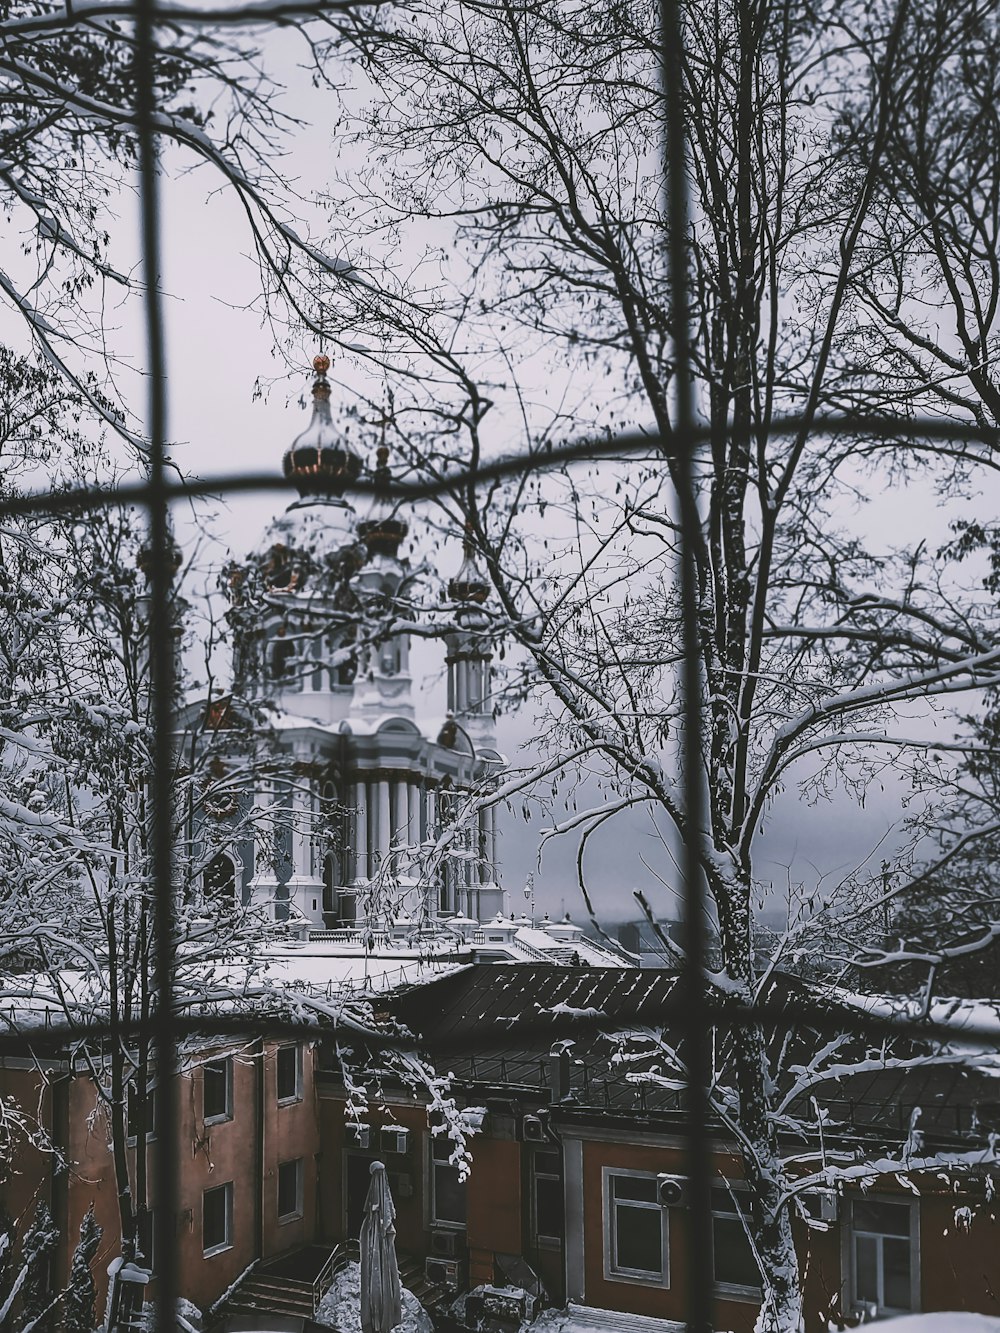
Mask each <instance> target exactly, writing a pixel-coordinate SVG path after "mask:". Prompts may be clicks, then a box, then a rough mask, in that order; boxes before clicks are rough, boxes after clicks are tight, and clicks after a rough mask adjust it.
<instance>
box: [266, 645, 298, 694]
mask: <svg viewBox="0 0 1000 1333" xmlns="http://www.w3.org/2000/svg"><path fill="white" fill-rule="evenodd" d="M268 677H269V678H270V679H271V680H280V681H281V682H282V684H286V685H288V686H290V687H292V688H294V686H295V684H296V670H295V644H294V643H293V642H292V640H291V639H285V638H281V639H274V640H273V641H272V643H271V649H270V653H269V656H268Z"/></svg>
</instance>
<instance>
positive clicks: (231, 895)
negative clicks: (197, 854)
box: [202, 852, 236, 903]
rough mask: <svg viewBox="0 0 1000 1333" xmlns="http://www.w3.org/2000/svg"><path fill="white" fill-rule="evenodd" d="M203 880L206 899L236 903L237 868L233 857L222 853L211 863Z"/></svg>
mask: <svg viewBox="0 0 1000 1333" xmlns="http://www.w3.org/2000/svg"><path fill="white" fill-rule="evenodd" d="M202 879H203V882H204V888H205V897H206V898H209V899H212V900H214V901H216V902H228V903H234V902H235V901H236V867H235V866H234V865H233V861H232V857H229V856H227V855H226V854H225V852H220V853H219V855H218V856H215V857H213V858H212V860H211V861H209V863H208V865H207V866H206V867H205V873H204V875H203V876H202Z"/></svg>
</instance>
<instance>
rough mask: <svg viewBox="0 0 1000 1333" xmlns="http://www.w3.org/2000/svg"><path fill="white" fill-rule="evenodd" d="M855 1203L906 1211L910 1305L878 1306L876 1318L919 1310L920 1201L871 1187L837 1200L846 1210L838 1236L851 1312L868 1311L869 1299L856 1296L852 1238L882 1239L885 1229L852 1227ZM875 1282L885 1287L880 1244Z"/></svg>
mask: <svg viewBox="0 0 1000 1333" xmlns="http://www.w3.org/2000/svg"><path fill="white" fill-rule="evenodd" d="M856 1203H861V1204H865V1203H891V1204H895V1205H896V1206H897V1207H901V1208H906V1209H907V1210H908V1213H909V1223H910V1232H909V1238H908V1239H909V1251H910V1253H909V1257H910V1306H909V1308H908V1309H903V1308H901V1307H900V1306H898V1305H884V1306H878V1307H877V1312H876V1318H881V1317H882V1316H883V1315H908V1314H919V1313H920V1277H921V1274H920V1200H919V1199H917V1198H912V1197H908V1196H906V1195H901V1194H889V1193H886V1192H880V1191H877V1190H873V1191H872V1192H871V1193H868V1194H848V1195H846V1196H845V1197H844V1198H843V1199H842V1200H841V1206H842V1208H843V1209H844V1210H845V1211H846V1213H847V1216H846V1218H845V1219H844V1222H843V1225H842V1226H841V1228H840V1235H841V1269H842V1272H843V1274H844V1289H845V1294H846V1296H847V1306H848V1309H849V1310H850V1311H851V1313H852V1314H856V1313H858V1312H860V1311H864V1310H870V1309H871V1304H872V1303H871V1301H867V1300H863V1299H862V1298H861V1297H860V1296H859V1295H858V1266H857V1245H856V1239H857V1237H858V1236H859V1235H860V1236H874V1237H878V1238H879V1239H885V1237H886V1235H888V1233H887V1232H876V1231H868V1230H866V1229H864V1228H859V1229H856V1228H855V1226H854V1205H855V1204H856ZM892 1239H896V1240H904V1239H907V1238H906V1237H903V1236H896V1237H892ZM878 1281H879V1286H880V1288H881V1289H882V1290H883V1291H884V1290H885V1272H884V1269H883V1267H882V1246H881V1245H880V1246H879V1267H878Z"/></svg>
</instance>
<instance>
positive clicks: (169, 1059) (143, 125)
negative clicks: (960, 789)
mask: <svg viewBox="0 0 1000 1333" xmlns="http://www.w3.org/2000/svg"><path fill="white" fill-rule="evenodd" d="M119 12H121V11H119ZM133 12H134V17H135V21H136V38H135V54H134V62H135V63H134V70H135V86H136V103H135V123H136V127H137V135H138V141H139V162H140V187H141V229H142V260H143V271H144V275H145V319H146V336H147V344H148V354H147V376H148V384H149V403H148V435H149V455H148V460H149V461H148V475H147V478H146V480H145V481H144V482H142V483H134V484H125V485H121V486H116V487H113V488H95V489H91V490H83V491H79V490H77V491H70V492H65V491H64V492H60V493H59V494H58V495H48V494H44V493H42V494H29V495H25V496H19V497H13V498H11V499H9V500H5V501H2V502H0V515H4V514H9V515H12V516H16V515H24V514H29V513H56V512H61V511H67V510H70V509H74V510H81V509H87V508H90V509H93V510H94V511H97V510H99V509H100V508H101V507H102V506H111V505H119V504H121V505H131V504H143V505H145V507H146V510H147V514H148V524H149V551H148V556H149V577H150V584H151V588H150V592H151V622H152V632H151V642H152V660H151V676H152V685H153V691H154V731H155V767H154V773H153V778H152V783H151V792H152V800H153V809H154V856H153V881H154V903H155V929H156V942H157V947H156V951H155V978H154V981H155V995H156V1005H155V1009H154V1012H153V1015H152V1019H151V1022H150V1025H149V1028H150V1029H151V1031H150V1035H151V1036H152V1039H153V1043H154V1051H155V1059H156V1064H157V1066H158V1069H159V1070H160V1071H165V1070H166V1071H169V1070H173V1069H175V1068H176V1058H177V1048H178V1042H179V1040H180V1039H181V1038H183V1037H185V1036H189V1035H194V1034H200V1035H203V1036H205V1037H210V1036H215V1035H219V1036H222V1035H234V1034H238V1035H256V1036H263V1035H269V1036H283V1035H284V1036H287V1035H301V1033H302V1028H301V1025H299V1024H294V1023H290V1022H282V1021H277V1020H275V1019H273V1018H270V1017H264V1018H262V1020H261V1021H260V1022H257V1023H254V1022H252V1021H250V1019H248V1018H246V1017H234V1018H227V1017H226V1016H224V1015H219V1014H215V1015H213V1016H212V1017H211V1020H208V1019H206V1018H205V1017H204V1016H202V1017H184V1016H180V1015H174V1013H173V1006H172V1004H171V994H172V959H171V956H170V941H171V939H172V934H173V924H174V921H173V895H172V847H171V835H170V823H169V819H168V818H167V817H166V812H167V810H168V808H169V798H170V789H171V781H172V772H171V768H172V756H171V748H172V732H173V717H172V713H173V703H174V660H173V654H174V637H173V635H172V633H171V609H170V597H171V585H172V580H173V576H174V570H175V567H176V558H175V549H174V543H173V538H172V535H171V527H170V515H169V506H170V503H171V501H172V500H174V499H176V498H180V497H194V496H200V495H221V494H235V493H247V492H250V491H265V490H278V489H282V488H283V483H282V482H281V481H280V479H279V478H277V477H275V476H274V475H272V474H244V475H238V476H232V475H226V476H215V477H209V478H204V479H200V480H193V481H184V480H170V479H168V477H167V458H166V406H167V405H166V393H165V384H166V367H165V352H164V339H163V324H162V312H161V298H160V292H159V289H158V282H157V275H158V273H159V269H160V264H159V216H158V183H157V167H156V164H157V147H156V128H155V112H156V105H155V86H154V79H153V62H154V54H155V49H156V47H155V41H156V37H155V24H156V0H136V3H135V8H134V11H133ZM172 21H173V22H174V23H176V22H177V21H178V19H177V11H176V10H174V11H173V15H172ZM220 21H224V20H223V19H221V18H220ZM257 21H258V22H260V20H257ZM661 25H662V32H663V39H664V40H663V59H664V64H663V70H662V77H663V95H664V98H665V105H666V113H667V114H666V124H667V132H666V137H665V143H664V145H663V148H664V161H665V176H666V181H667V197H668V198H667V204H668V216H669V227H668V236H667V238H666V242H667V253H668V264H669V272H670V277H671V287H672V296H673V302H674V305H673V328H672V331H671V332H672V339H673V351H674V359H675V364H676V366H677V368H678V370H677V374H676V376H675V402H674V409H675V414H676V429H675V431H674V434H673V437H672V438H671V440H670V441H663V440H660V439H658V438H657V436H656V435H655V433H652V432H628V433H622V434H621V435H620V436H618V437H617V438H616V439H614V440H609V439H602V440H599V441H595V440H581V441H579V442H575V443H572V444H570V445H564V446H557V447H555V448H553V449H552V450H551V451H550V452H548V453H547V454H546V455H545V457H544V458H543V459H531V460H525V459H524V458H518V457H511V458H506V459H501V460H498V461H495V462H493V463H482V464H480V465H478V466H477V468H476V470H475V472H474V474H470V475H469V477H468V481H469V483H470V484H471V485H473V486H475V485H476V484H479V483H483V482H487V481H490V480H494V479H496V478H499V477H503V476H511V475H515V474H519V473H522V472H523V471H524V470H525V468H526V467H529V468H537V469H542V468H544V469H550V468H551V469H555V468H559V467H562V466H564V465H566V464H568V463H572V462H575V461H580V460H585V459H588V458H593V457H596V456H605V457H606V456H608V455H609V454H610V453H612V452H613V453H614V454H615V456H617V457H622V456H625V455H627V454H629V453H631V452H634V451H639V450H643V451H645V450H648V449H649V448H650V447H651V445H658V446H659V447H660V448H661V449H662V450H663V452H664V456H665V457H669V458H670V459H671V460H672V461H673V463H674V468H675V481H676V484H677V489H678V493H679V499H680V510H681V526H682V532H683V538H684V540H683V558H682V564H681V571H680V587H681V597H682V606H683V630H684V644H683V692H684V700H685V712H684V717H685V745H684V752H683V765H682V771H683V775H684V780H685V786H686V801H687V806H686V809H687V827H688V829H689V830H690V829H697V828H698V827H699V826H700V824H701V822H702V814H703V809H702V807H703V792H702V789H701V785H700V783H699V781H698V780H697V775H698V773H699V762H700V761H699V755H700V732H701V727H702V718H701V710H700V708H699V654H698V625H697V619H696V601H695V596H696V589H695V583H694V577H695V563H694V550H695V544H696V542H697V541H698V540H699V537H700V527H699V522H698V514H697V509H696V504H695V492H694V486H693V480H692V461H693V458H694V456H695V451H696V450H697V448H698V446H699V444H700V443H702V442H703V441H704V439H705V438H706V435H707V432H706V430H705V429H704V428H700V427H698V426H697V425H696V423H695V421H694V414H693V403H692V398H691V388H690V377H689V376H688V375H687V374H686V373H685V371H686V368H687V367H688V366H689V364H690V356H689V331H688V302H687V269H686V256H685V234H686V232H685V224H686V217H687V201H686V175H685V133H684V102H683V89H682V81H681V77H680V71H681V66H682V52H683V47H682V40H683V31H682V25H681V23H680V19H679V10H678V6H677V4H676V3H675V2H674V0H663V3H662V9H661ZM907 424H908V426H909V429H910V430H911V431H912V433H913V434H914V435H915V436H922V437H929V436H933V437H936V438H937V439H940V440H942V441H944V440H950V441H982V440H984V439H986V440H988V442H989V443H991V444H994V445H995V444H996V443H997V442H998V437H997V434H996V433H994V432H991V431H988V430H984V429H979V428H972V427H966V426H962V425H959V424H957V423H945V422H942V421H940V420H937V419H928V418H911V419H910V420H909V421H908V423H907ZM901 427H902V423H901V422H900V421H892V422H887V421H886V420H885V419H884V418H880V417H871V418H866V417H862V416H852V417H850V418H838V417H828V416H822V415H820V414H818V413H816V412H814V411H813V412H809V411H807V412H806V413H805V414H803V415H802V416H796V417H789V418H786V419H784V420H777V421H774V422H772V423H771V430H772V432H774V433H781V432H785V433H788V434H798V433H800V432H804V431H806V430H809V431H812V432H813V433H816V434H837V433H839V432H851V433H857V432H866V433H870V434H872V435H875V436H878V435H887V434H888V433H889V432H890V431H892V432H893V433H898V432H899V430H900V429H901ZM460 481H461V477H460V476H456V475H453V476H452V477H450V478H449V480H448V483H447V487H448V488H449V489H451V488H454V487H455V486H456V485H457V484H459V482H460ZM346 489H348V490H351V491H353V492H354V493H356V494H371V493H372V491H373V489H374V488H373V486H372V485H371V484H366V483H364V482H358V483H355V484H354V485H353V486H350V487H348V488H346ZM443 489H445V486H444V484H443V483H442V484H430V483H428V484H399V483H394V484H393V485H392V486H391V488H390V489H389V492H388V493H389V494H390V495H391V496H392V497H394V498H399V499H409V500H417V499H421V498H427V497H430V496H433V495H434V494H436V493H439V492H440V491H442V490H443ZM383 493H385V492H384V491H383ZM683 866H684V898H683V902H684V943H685V951H686V962H685V965H684V968H683V971H682V974H681V980H680V985H679V987H678V993H677V994H674V993H671V994H670V996H669V997H668V999H667V1000H665V1001H664V1003H663V1005H662V1017H663V1019H664V1020H665V1021H667V1022H669V1021H671V1020H673V1021H675V1022H676V1025H677V1026H678V1028H682V1029H683V1030H684V1031H685V1033H686V1038H687V1043H688V1063H687V1091H686V1098H685V1102H684V1111H685V1121H686V1124H685V1125H684V1126H683V1132H684V1133H685V1135H686V1141H687V1144H688V1171H689V1175H690V1178H691V1200H692V1211H691V1223H690V1224H691V1226H692V1240H693V1241H694V1243H692V1244H689V1245H688V1247H687V1249H688V1255H689V1259H688V1263H689V1272H688V1275H687V1276H688V1282H687V1286H688V1299H689V1309H688V1327H689V1329H690V1330H692V1333H706V1330H708V1329H709V1328H710V1326H711V1322H712V1313H713V1310H712V1307H713V1295H714V1293H713V1281H712V1271H711V1263H710V1255H711V1202H710V1180H711V1167H710V1160H709V1149H710V1143H709V1122H708V1115H707V1108H708V1098H707V1087H708V1083H709V1078H710V1074H711V1067H710V1054H711V1041H712V1034H713V1030H714V1028H715V1027H716V1026H717V1025H719V1024H720V1022H722V1023H723V1024H724V1026H725V1027H726V1028H732V1029H736V1030H738V1029H739V1028H740V1027H741V1026H744V1025H752V1026H761V1027H764V1028H770V1029H772V1030H781V1029H787V1028H790V1027H793V1026H797V1025H800V1024H802V1022H803V1020H804V1017H805V1015H804V1014H803V1012H802V1009H801V1008H798V1009H797V1012H796V1013H795V1014H794V1015H790V1014H789V1013H788V1012H787V1010H786V1009H785V1008H784V1007H783V1006H781V1005H776V1004H774V1003H772V1002H769V1001H767V1000H765V1001H763V1002H760V1003H757V1004H754V1005H753V1006H747V1007H744V1006H740V1005H734V1004H728V1005H727V1007H726V1010H725V1015H724V1019H723V1018H722V1016H721V1015H720V1014H719V1013H717V1012H716V1011H715V1010H714V1009H713V1006H712V1004H711V1003H710V997H709V992H708V989H707V985H706V976H705V954H706V938H705V927H704V917H703V911H702V907H703V904H704V902H705V894H706V887H705V884H704V878H703V873H702V867H701V863H700V859H699V854H698V848H697V842H696V839H695V838H694V837H691V836H688V837H686V838H685V851H684V861H683ZM5 1021H7V1022H9V1027H8V1028H7V1030H2V1031H0V1055H2V1054H4V1053H6V1052H8V1051H15V1050H22V1049H23V1048H24V1045H25V1040H26V1039H25V1037H24V1036H22V1035H21V1034H20V1033H19V1032H18V1031H17V1030H16V1029H17V1019H16V1015H15V1011H14V1009H13V1007H12V1008H11V1011H10V1015H9V1020H5ZM808 1022H809V1025H810V1026H811V1027H812V1028H814V1029H815V1030H816V1031H817V1032H820V1033H824V1032H829V1033H841V1032H843V1031H844V1030H845V1026H846V1027H847V1028H848V1029H850V1028H851V1027H852V1026H853V1028H854V1030H855V1031H857V1032H858V1033H859V1034H862V1035H868V1036H870V1037H877V1036H880V1035H881V1036H883V1037H885V1036H892V1035H900V1034H905V1033H908V1032H912V1033H917V1032H919V1034H920V1035H921V1036H922V1037H940V1038H944V1037H948V1036H950V1037H952V1038H953V1037H954V1030H953V1029H952V1028H950V1027H948V1026H947V1025H946V1024H939V1023H934V1022H928V1021H926V1020H916V1019H913V1020H905V1019H899V1018H895V1017H878V1016H869V1015H860V1014H859V1015H858V1017H857V1018H856V1020H853V1022H852V1020H850V1019H849V1018H848V1017H847V1016H846V1015H844V1014H843V1013H838V1014H836V1015H833V1016H831V1015H829V1014H827V1013H825V1012H822V1011H819V1010H817V1011H814V1012H810V1013H809V1014H808ZM141 1026H142V1025H141V1024H136V1023H134V1024H132V1025H130V1026H129V1027H127V1028H123V1027H122V1026H121V1025H118V1024H115V1023H114V1022H113V1021H112V1022H110V1023H94V1022H92V1023H89V1024H87V1025H85V1026H83V1027H81V1026H75V1027H73V1028H70V1027H68V1026H67V1025H65V1024H60V1023H54V1024H53V1023H51V1022H50V1018H49V1015H48V1014H46V1019H45V1024H44V1027H43V1028H42V1029H41V1030H38V1029H35V1030H34V1031H33V1032H32V1034H31V1038H30V1041H31V1045H32V1047H33V1048H34V1049H36V1050H38V1051H39V1052H45V1051H47V1050H51V1051H53V1052H54V1051H55V1050H57V1049H59V1048H60V1047H63V1046H64V1044H65V1041H66V1039H67V1037H71V1036H72V1037H74V1038H77V1039H79V1038H80V1037H81V1036H94V1037H97V1036H102V1035H110V1034H112V1033H114V1034H115V1035H117V1036H119V1037H128V1036H135V1035H138V1034H139V1032H140V1030H141ZM607 1026H611V1024H610V1023H602V1021H601V1020H600V1019H594V1018H587V1019H583V1020H579V1019H577V1020H566V1021H565V1023H564V1025H563V1026H561V1027H560V1029H559V1030H560V1031H565V1032H566V1033H567V1034H569V1033H573V1034H580V1033H584V1032H590V1031H595V1030H600V1029H601V1028H602V1027H607ZM538 1030H539V1032H542V1031H544V1033H545V1035H546V1036H547V1037H551V1035H552V1033H553V1026H552V1025H551V1024H547V1025H545V1026H544V1029H543V1028H541V1027H539V1029H538ZM521 1031H522V1035H527V1034H529V1033H530V1031H531V1024H530V1023H529V1024H526V1025H525V1026H524V1027H523V1028H522V1029H521ZM962 1031H963V1037H964V1038H966V1039H968V1040H972V1039H975V1038H976V1037H982V1038H985V1039H993V1038H994V1037H995V1033H994V1031H993V1029H992V1028H990V1027H985V1026H984V1027H980V1026H978V1025H975V1024H969V1025H966V1026H964V1027H963V1030H962ZM505 1040H506V1038H505ZM366 1041H367V1042H368V1043H369V1044H371V1045H372V1046H373V1047H374V1048H376V1049H377V1048H378V1047H379V1046H380V1045H381V1046H382V1048H383V1049H389V1048H395V1049H406V1048H407V1044H406V1043H405V1042H402V1041H399V1040H394V1039H390V1038H388V1037H386V1036H384V1035H383V1034H380V1033H368V1034H366ZM464 1043H467V1039H454V1040H452V1041H448V1040H443V1039H429V1040H426V1039H425V1040H423V1041H421V1042H420V1044H419V1045H420V1049H422V1050H425V1051H428V1052H429V1053H430V1054H431V1055H432V1056H433V1055H434V1054H435V1053H446V1052H447V1051H449V1050H450V1049H455V1048H457V1047H459V1046H461V1045H463V1044H464ZM488 1045H489V1044H488V1043H486V1044H485V1045H482V1046H481V1049H482V1050H483V1051H486V1050H488ZM504 1066H505V1059H504V1057H501V1067H502V1068H503V1067H504ZM543 1073H544V1067H543ZM155 1095H156V1097H157V1107H156V1117H157V1123H158V1126H159V1129H158V1134H157V1139H156V1147H155V1198H156V1210H157V1213H158V1214H159V1218H158V1225H159V1227H160V1228H161V1230H160V1233H159V1234H161V1235H163V1236H165V1237H169V1236H172V1235H173V1220H174V1217H175V1215H176V1206H175V1205H176V1181H177V1171H176V1164H177V1162H178V1157H177V1152H178V1145H177V1142H176V1124H177V1116H176V1113H175V1112H176V1107H175V1097H176V1079H175V1078H171V1077H163V1076H162V1073H161V1076H160V1077H159V1078H158V1080H157V1090H156V1094H155ZM604 1096H605V1102H606V1104H607V1105H610V1100H609V1099H610V1089H609V1087H608V1086H607V1085H605V1088H604ZM848 1114H849V1119H850V1120H851V1121H852V1122H853V1119H854V1104H853V1102H851V1103H850V1104H849V1110H848ZM956 1117H959V1118H960V1108H956ZM178 1276H179V1275H178V1271H177V1262H176V1251H175V1248H174V1247H173V1246H172V1245H170V1244H164V1245H163V1246H162V1250H161V1254H160V1256H159V1261H158V1266H157V1303H156V1316H157V1327H158V1328H160V1329H162V1330H171V1333H172V1330H173V1329H174V1328H175V1326H176V1320H175V1315H174V1311H175V1309H176V1298H177V1296H178V1294H179V1289H178Z"/></svg>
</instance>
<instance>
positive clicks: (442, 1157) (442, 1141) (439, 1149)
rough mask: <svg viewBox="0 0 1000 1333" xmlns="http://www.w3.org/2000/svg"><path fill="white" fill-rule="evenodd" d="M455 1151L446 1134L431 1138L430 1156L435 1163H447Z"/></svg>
mask: <svg viewBox="0 0 1000 1333" xmlns="http://www.w3.org/2000/svg"><path fill="white" fill-rule="evenodd" d="M454 1151H455V1145H454V1143H452V1141H451V1139H450V1138H449V1136H448V1135H447V1134H437V1135H434V1136H432V1138H431V1156H432V1157H433V1158H434V1160H435V1162H447V1160H448V1158H449V1157H450V1156H451V1155H452V1153H453V1152H454Z"/></svg>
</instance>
